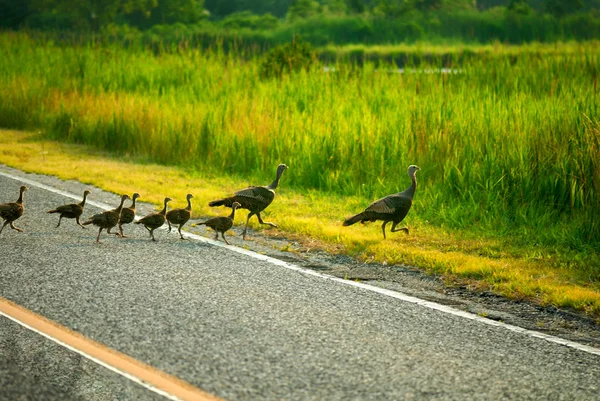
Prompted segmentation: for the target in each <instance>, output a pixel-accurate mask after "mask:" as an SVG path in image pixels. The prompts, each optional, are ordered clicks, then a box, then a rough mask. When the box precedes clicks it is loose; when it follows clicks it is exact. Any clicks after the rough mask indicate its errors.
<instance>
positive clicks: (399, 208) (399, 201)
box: [342, 165, 420, 239]
mask: <svg viewBox="0 0 600 401" xmlns="http://www.w3.org/2000/svg"><path fill="white" fill-rule="evenodd" d="M418 170H420V169H419V167H417V166H415V165H411V166H409V167H408V176H409V177H410V178H411V181H412V183H411V185H410V187H408V188H407V189H405V190H404V191H402V192H399V193H397V194H392V195H388V196H386V197H383V198H381V199H378V200H376V201H374V202H373V203H371V204H370V205H369V206H367V207H366V208H365V210H364V211H362V212H360V213H358V214H356V215H354V216H352V217H349V218H347V219H346V220H344V222H343V224H342V225H344V226H351V225H352V224H355V223H358V222H359V221H360V222H361V223H365V222H367V221H377V220H382V221H383V224H382V225H381V230H382V232H383V238H384V239H385V238H386V235H385V226H386V225H387V224H388V223H389V222H392V228H391V229H390V231H391V232H396V231H405V232H406V233H407V234H408V227H402V228H399V229H396V226H397V225H398V224H399V223H400V222H401V221H402V220H404V218H405V217H406V215H407V214H408V212H409V211H410V208H411V206H412V201H413V197H414V195H415V191H416V189H417V178H416V175H415V174H416V172H417V171H418Z"/></svg>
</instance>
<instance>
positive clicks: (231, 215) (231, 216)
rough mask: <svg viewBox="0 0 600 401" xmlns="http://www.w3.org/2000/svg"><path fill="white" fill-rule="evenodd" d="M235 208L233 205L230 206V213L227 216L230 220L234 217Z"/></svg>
mask: <svg viewBox="0 0 600 401" xmlns="http://www.w3.org/2000/svg"><path fill="white" fill-rule="evenodd" d="M235 209H237V207H233V208H231V214H230V215H229V218H230V219H231V220H233V218H234V217H235Z"/></svg>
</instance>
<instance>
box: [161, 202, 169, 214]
mask: <svg viewBox="0 0 600 401" xmlns="http://www.w3.org/2000/svg"><path fill="white" fill-rule="evenodd" d="M167 203H168V202H167V201H165V206H164V207H163V209H162V210H161V211H160V213H159V214H162V215H165V214H167Z"/></svg>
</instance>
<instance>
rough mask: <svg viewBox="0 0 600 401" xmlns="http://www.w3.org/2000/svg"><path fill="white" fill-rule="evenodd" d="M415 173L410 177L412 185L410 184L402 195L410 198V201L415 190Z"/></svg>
mask: <svg viewBox="0 0 600 401" xmlns="http://www.w3.org/2000/svg"><path fill="white" fill-rule="evenodd" d="M415 173H416V172H414V173H412V174H411V176H410V179H411V180H412V184H410V187H408V188H406V190H405V191H404V193H405V194H406V195H408V196H410V198H411V199H412V197H413V196H414V195H415V191H416V190H417V177H416V175H415Z"/></svg>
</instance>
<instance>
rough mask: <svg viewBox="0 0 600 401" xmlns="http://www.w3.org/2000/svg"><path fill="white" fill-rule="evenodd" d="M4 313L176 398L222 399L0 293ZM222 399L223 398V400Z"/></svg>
mask: <svg viewBox="0 0 600 401" xmlns="http://www.w3.org/2000/svg"><path fill="white" fill-rule="evenodd" d="M0 315H4V316H6V317H8V318H9V319H11V320H13V321H15V322H17V323H19V324H21V325H22V326H25V327H27V328H28V329H30V330H32V331H34V332H37V333H39V334H41V335H43V336H45V337H47V338H49V339H51V340H53V341H54V342H56V343H58V344H61V345H63V346H65V347H67V348H69V349H71V350H73V351H75V352H77V353H79V354H80V355H83V356H85V357H87V358H88V359H90V360H93V361H94V362H96V363H99V364H101V365H103V366H105V367H107V368H108V369H110V370H112V371H114V372H117V373H119V374H121V375H122V376H125V377H127V378H129V379H131V380H133V381H135V382H137V383H139V384H141V385H142V386H144V387H146V388H148V389H150V390H152V391H154V392H156V393H159V394H161V395H164V396H165V397H167V398H170V399H172V400H183V401H188V400H189V401H192V400H194V401H220V400H221V399H220V398H217V397H215V396H213V395H211V394H208V393H205V392H204V391H202V390H200V389H198V388H196V387H194V386H192V385H191V384H189V383H187V382H185V381H183V380H181V379H178V378H177V377H175V376H172V375H169V374H167V373H165V372H163V371H161V370H158V369H156V368H153V367H152V366H150V365H147V364H145V363H143V362H140V361H138V360H137V359H134V358H132V357H130V356H127V355H125V354H122V353H120V352H118V351H116V350H114V349H112V348H109V347H107V346H106V345H103V344H101V343H99V342H97V341H94V340H92V339H90V338H87V337H85V336H84V335H82V334H80V333H77V332H75V331H73V330H71V329H69V328H67V327H64V326H62V325H60V324H58V323H56V322H53V321H51V320H49V319H46V318H45V317H44V316H42V315H39V314H37V313H35V312H32V311H30V310H29V309H26V308H24V307H22V306H20V305H17V304H15V303H14V302H11V301H9V300H8V299H6V298H3V297H0ZM221 401H222V400H221Z"/></svg>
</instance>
